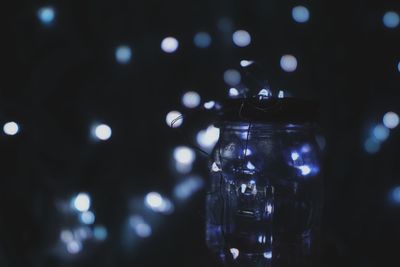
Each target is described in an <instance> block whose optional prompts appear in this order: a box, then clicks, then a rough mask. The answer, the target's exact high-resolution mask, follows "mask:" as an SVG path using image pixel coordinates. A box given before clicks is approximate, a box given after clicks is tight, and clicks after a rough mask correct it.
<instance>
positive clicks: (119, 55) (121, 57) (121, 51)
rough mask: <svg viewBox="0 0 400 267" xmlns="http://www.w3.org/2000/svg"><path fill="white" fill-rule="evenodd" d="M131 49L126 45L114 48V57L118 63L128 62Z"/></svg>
mask: <svg viewBox="0 0 400 267" xmlns="http://www.w3.org/2000/svg"><path fill="white" fill-rule="evenodd" d="M131 57H132V51H131V48H130V47H129V46H127V45H121V46H118V47H117V48H116V49H115V59H116V61H117V62H118V63H120V64H128V63H129V62H130V61H131Z"/></svg>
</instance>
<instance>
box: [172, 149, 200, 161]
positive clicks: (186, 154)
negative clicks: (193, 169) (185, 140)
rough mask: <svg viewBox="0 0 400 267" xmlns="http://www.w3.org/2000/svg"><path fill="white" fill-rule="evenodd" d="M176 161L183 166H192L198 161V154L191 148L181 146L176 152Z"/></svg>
mask: <svg viewBox="0 0 400 267" xmlns="http://www.w3.org/2000/svg"><path fill="white" fill-rule="evenodd" d="M174 159H175V160H176V161H177V162H179V163H182V164H192V163H193V161H194V160H195V159H196V154H195V153H194V151H193V149H191V148H189V147H186V146H179V147H177V148H175V150H174Z"/></svg>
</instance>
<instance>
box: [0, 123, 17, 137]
mask: <svg viewBox="0 0 400 267" xmlns="http://www.w3.org/2000/svg"><path fill="white" fill-rule="evenodd" d="M3 131H4V133H5V134H6V135H16V134H17V133H18V132H19V125H18V123H16V122H14V121H10V122H7V123H5V124H4V126H3Z"/></svg>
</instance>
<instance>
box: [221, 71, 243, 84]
mask: <svg viewBox="0 0 400 267" xmlns="http://www.w3.org/2000/svg"><path fill="white" fill-rule="evenodd" d="M241 79H242V76H241V75H240V72H239V71H237V70H235V69H228V70H226V71H225V72H224V81H225V82H226V83H227V84H228V85H230V86H235V85H238V84H239V83H240V81H241Z"/></svg>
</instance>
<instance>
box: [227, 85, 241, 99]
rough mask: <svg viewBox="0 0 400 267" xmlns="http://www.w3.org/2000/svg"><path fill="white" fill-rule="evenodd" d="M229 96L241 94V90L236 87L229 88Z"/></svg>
mask: <svg viewBox="0 0 400 267" xmlns="http://www.w3.org/2000/svg"><path fill="white" fill-rule="evenodd" d="M229 96H230V97H237V96H239V91H238V89H236V88H233V87H232V88H230V89H229Z"/></svg>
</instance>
